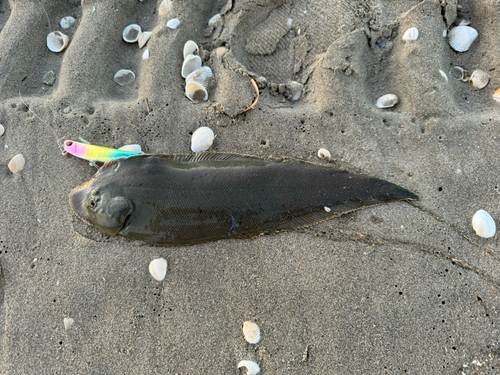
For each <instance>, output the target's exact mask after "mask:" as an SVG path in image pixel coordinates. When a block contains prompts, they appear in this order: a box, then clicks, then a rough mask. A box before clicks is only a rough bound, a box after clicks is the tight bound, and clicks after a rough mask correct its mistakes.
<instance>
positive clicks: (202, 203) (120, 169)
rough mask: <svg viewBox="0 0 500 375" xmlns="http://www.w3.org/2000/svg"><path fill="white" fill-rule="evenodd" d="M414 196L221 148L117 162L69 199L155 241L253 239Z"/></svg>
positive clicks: (117, 229)
mask: <svg viewBox="0 0 500 375" xmlns="http://www.w3.org/2000/svg"><path fill="white" fill-rule="evenodd" d="M413 199H418V197H417V196H416V195H415V194H413V193H411V192H409V191H408V190H406V189H403V188H402V187H399V186H397V185H394V184H392V183H390V182H387V181H384V180H380V179H378V178H374V177H369V176H364V175H359V174H353V173H348V172H344V171H340V170H337V169H333V168H327V167H322V166H319V165H314V164H309V163H305V162H282V161H277V160H263V159H259V158H255V157H249V156H241V155H235V154H217V153H199V154H195V155H138V156H131V157H128V158H122V159H116V160H112V161H110V162H108V163H106V164H105V165H104V166H103V167H102V168H101V169H100V170H99V171H98V172H97V173H96V174H95V176H94V177H93V178H92V179H91V180H89V181H88V182H86V183H85V184H83V185H82V186H80V187H78V188H76V189H74V190H73V191H72V192H71V194H70V196H69V202H70V204H71V207H72V208H73V210H74V211H75V212H76V213H77V214H78V215H79V216H81V217H82V218H83V219H85V220H87V221H89V222H91V223H92V224H94V225H95V226H97V227H98V228H99V229H101V230H102V231H103V232H105V233H108V234H112V235H115V234H120V235H122V236H126V237H131V238H135V239H139V240H142V241H145V242H148V243H151V244H154V245H186V244H194V243H199V242H206V241H214V240H220V239H225V238H251V237H254V236H257V235H260V234H266V233H274V232H279V231H285V230H291V229H298V228H302V227H306V226H309V225H312V224H315V223H318V222H320V221H323V220H326V219H330V218H333V217H336V216H340V215H342V214H344V213H347V212H351V211H354V210H357V209H360V208H364V207H370V206H374V205H378V204H382V203H387V202H391V201H395V200H413Z"/></svg>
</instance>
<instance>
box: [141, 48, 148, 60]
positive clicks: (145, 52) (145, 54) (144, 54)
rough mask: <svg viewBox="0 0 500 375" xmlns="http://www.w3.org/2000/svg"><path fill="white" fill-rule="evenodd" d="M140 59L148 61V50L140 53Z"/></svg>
mask: <svg viewBox="0 0 500 375" xmlns="http://www.w3.org/2000/svg"><path fill="white" fill-rule="evenodd" d="M142 59H143V60H147V59H149V49H147V48H146V49H145V50H144V52H143V53H142Z"/></svg>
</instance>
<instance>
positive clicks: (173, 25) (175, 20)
mask: <svg viewBox="0 0 500 375" xmlns="http://www.w3.org/2000/svg"><path fill="white" fill-rule="evenodd" d="M180 23H181V20H180V19H178V18H172V19H171V20H169V21H168V22H167V27H168V28H171V29H177V26H179V24H180Z"/></svg>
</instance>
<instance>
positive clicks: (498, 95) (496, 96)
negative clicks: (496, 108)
mask: <svg viewBox="0 0 500 375" xmlns="http://www.w3.org/2000/svg"><path fill="white" fill-rule="evenodd" d="M493 99H495V100H496V101H497V102H500V89H498V90H497V91H495V93H494V94H493Z"/></svg>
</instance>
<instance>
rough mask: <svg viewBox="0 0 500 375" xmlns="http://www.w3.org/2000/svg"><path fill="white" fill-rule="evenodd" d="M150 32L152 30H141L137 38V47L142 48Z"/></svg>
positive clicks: (149, 36)
mask: <svg viewBox="0 0 500 375" xmlns="http://www.w3.org/2000/svg"><path fill="white" fill-rule="evenodd" d="M152 34H153V32H152V31H143V32H142V33H141V35H139V39H138V41H137V42H138V43H139V48H142V47H144V46H145V45H146V43H147V42H148V40H149V38H151V35H152Z"/></svg>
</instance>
